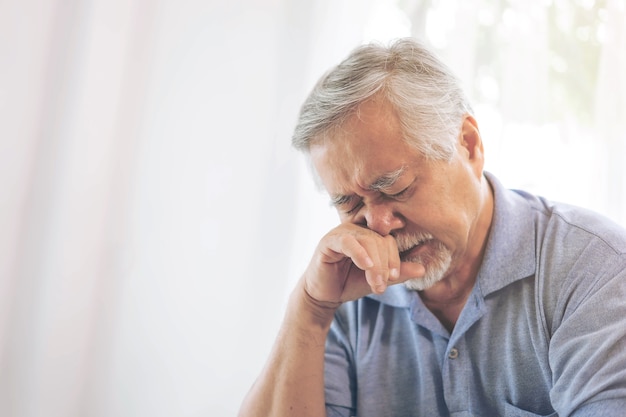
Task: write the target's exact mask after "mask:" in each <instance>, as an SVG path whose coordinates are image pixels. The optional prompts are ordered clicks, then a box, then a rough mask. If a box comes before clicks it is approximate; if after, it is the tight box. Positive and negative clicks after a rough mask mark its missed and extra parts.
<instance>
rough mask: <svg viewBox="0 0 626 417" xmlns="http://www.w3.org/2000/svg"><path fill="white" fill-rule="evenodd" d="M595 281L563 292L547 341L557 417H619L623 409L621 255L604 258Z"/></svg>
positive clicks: (625, 269)
mask: <svg viewBox="0 0 626 417" xmlns="http://www.w3.org/2000/svg"><path fill="white" fill-rule="evenodd" d="M605 261H606V264H605V265H606V267H605V268H604V271H603V272H602V273H601V274H600V275H598V276H592V275H588V276H587V277H582V278H581V281H580V283H579V284H577V285H576V286H570V287H566V288H564V289H563V296H562V298H561V300H562V301H561V302H560V304H561V305H562V306H563V307H562V310H561V314H560V318H559V323H558V326H557V327H555V328H554V333H553V335H552V338H551V341H550V367H551V369H552V373H553V380H554V386H553V388H552V390H551V392H550V397H551V400H552V403H553V405H554V408H555V409H556V410H557V411H558V413H559V415H575V416H581V417H582V416H595V415H600V414H597V411H598V410H602V413H601V415H602V416H607V417H612V416H623V415H624V410H625V409H626V255H624V254H621V255H619V256H615V257H607V258H605Z"/></svg>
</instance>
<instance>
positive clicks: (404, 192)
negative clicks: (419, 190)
mask: <svg viewBox="0 0 626 417" xmlns="http://www.w3.org/2000/svg"><path fill="white" fill-rule="evenodd" d="M410 189H411V187H406V188H405V189H404V190H402V191H400V192H399V193H395V194H385V196H386V197H388V198H393V199H396V200H397V199H401V198H403V197H406V196H407V194H409V191H410Z"/></svg>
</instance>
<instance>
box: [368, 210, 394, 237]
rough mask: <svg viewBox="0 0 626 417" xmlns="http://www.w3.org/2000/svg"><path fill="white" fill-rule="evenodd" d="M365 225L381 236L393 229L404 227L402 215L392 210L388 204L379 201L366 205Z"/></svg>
mask: <svg viewBox="0 0 626 417" xmlns="http://www.w3.org/2000/svg"><path fill="white" fill-rule="evenodd" d="M364 214H365V225H366V226H367V228H368V229H370V230H373V231H375V232H376V233H378V234H379V235H381V236H387V235H388V234H390V233H391V232H393V231H394V230H398V229H401V228H402V227H404V220H403V219H402V217H401V216H400V215H399V214H398V213H396V212H394V210H393V207H391V205H390V204H385V203H380V204H374V205H370V206H368V207H366V210H365V213H364Z"/></svg>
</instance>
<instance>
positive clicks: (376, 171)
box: [310, 99, 420, 194]
mask: <svg viewBox="0 0 626 417" xmlns="http://www.w3.org/2000/svg"><path fill="white" fill-rule="evenodd" d="M310 153H311V160H312V162H313V165H314V167H315V169H316V171H317V173H318V175H319V177H320V179H321V181H322V183H323V185H324V186H325V187H326V189H327V191H328V192H329V193H330V194H349V193H353V192H358V191H360V190H364V189H367V188H368V186H370V185H371V184H372V183H374V182H375V181H377V180H378V179H379V178H380V177H384V176H387V175H389V174H390V173H395V172H397V171H398V170H400V169H402V168H403V167H406V166H409V165H413V164H414V163H415V162H416V160H417V159H420V155H419V152H417V151H416V150H415V149H414V148H412V147H410V146H409V145H408V144H407V143H406V141H405V140H404V139H403V136H402V130H401V128H400V123H399V120H398V118H397V116H396V113H395V111H394V109H393V108H392V107H391V106H390V105H389V104H387V103H386V102H385V101H384V100H381V99H371V100H368V101H366V102H364V103H362V104H361V105H360V106H359V108H358V109H357V111H356V112H355V113H354V114H353V115H352V116H350V117H349V118H348V119H347V120H346V121H345V122H344V123H343V124H342V125H341V126H340V127H338V128H336V129H334V130H332V131H331V132H328V133H326V134H325V135H324V136H323V137H320V138H318V139H317V140H316V141H315V142H313V145H312V146H311V148H310Z"/></svg>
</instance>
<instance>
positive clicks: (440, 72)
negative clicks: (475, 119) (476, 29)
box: [292, 39, 472, 160]
mask: <svg viewBox="0 0 626 417" xmlns="http://www.w3.org/2000/svg"><path fill="white" fill-rule="evenodd" d="M377 93H380V94H382V95H383V97H384V98H385V99H387V100H388V102H389V103H390V104H391V105H392V106H393V108H394V109H395V111H396V112H397V114H398V118H399V121H400V125H401V129H402V133H403V135H404V139H405V140H407V141H408V142H409V143H410V144H412V145H413V146H415V147H416V148H417V149H418V150H419V151H420V152H421V153H422V154H423V155H424V157H426V158H428V159H434V160H450V158H451V157H452V155H454V152H455V150H456V140H457V136H458V134H459V129H460V126H461V123H462V121H463V117H464V116H465V115H466V114H471V113H472V109H471V106H470V104H469V101H468V99H467V98H466V96H465V94H464V92H463V90H462V88H461V86H460V83H459V81H458V80H457V78H456V77H455V76H454V75H453V74H452V72H451V71H450V70H449V69H448V67H447V66H446V65H445V64H444V63H443V62H441V61H440V60H439V59H438V58H437V57H436V56H435V55H434V54H433V53H432V52H430V51H429V50H428V49H426V48H425V47H424V46H422V45H421V44H419V43H418V42H416V41H415V40H413V39H400V40H397V41H395V42H393V43H392V44H391V45H390V46H388V47H385V46H382V45H379V44H374V43H372V44H368V45H363V46H360V47H358V48H356V49H355V50H354V51H352V53H351V54H350V55H349V56H348V58H346V59H345V60H344V61H343V62H341V63H340V64H339V65H337V66H336V67H334V68H333V69H331V70H330V71H329V72H328V73H327V74H326V75H325V76H323V77H322V78H321V79H320V80H319V82H318V83H317V85H316V86H315V87H314V89H313V91H312V92H311V94H310V95H309V97H308V98H307V100H306V101H305V102H304V104H303V106H302V108H301V110H300V117H299V119H298V124H297V126H296V128H295V132H294V135H293V137H292V144H293V146H294V147H295V148H296V149H299V150H302V151H305V152H308V150H309V149H310V146H311V143H312V142H313V141H314V140H315V139H317V138H320V137H322V136H323V135H325V134H327V133H329V132H331V131H332V130H333V129H335V128H338V127H340V126H341V124H342V123H343V122H344V121H345V120H346V119H347V118H348V117H350V116H351V115H352V114H354V112H355V111H356V110H357V108H358V106H359V105H360V104H361V103H363V102H364V101H366V100H367V99H369V98H371V97H373V96H374V95H376V94H377Z"/></svg>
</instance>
